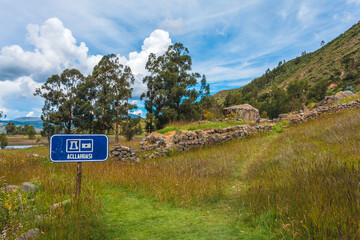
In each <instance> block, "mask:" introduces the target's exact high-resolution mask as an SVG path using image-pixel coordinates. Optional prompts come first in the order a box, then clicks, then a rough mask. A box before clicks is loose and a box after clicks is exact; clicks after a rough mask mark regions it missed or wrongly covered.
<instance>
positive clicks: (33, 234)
mask: <svg viewBox="0 0 360 240" xmlns="http://www.w3.org/2000/svg"><path fill="white" fill-rule="evenodd" d="M39 236H40V229H38V228H33V229H30V230H28V231H27V232H25V233H23V234H21V235H20V236H19V237H17V238H16V239H15V240H31V239H36V238H38V237H39Z"/></svg>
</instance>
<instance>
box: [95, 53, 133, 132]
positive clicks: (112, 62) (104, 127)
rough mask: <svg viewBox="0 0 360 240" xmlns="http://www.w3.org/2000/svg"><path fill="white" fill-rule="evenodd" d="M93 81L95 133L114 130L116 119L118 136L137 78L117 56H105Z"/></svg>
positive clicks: (97, 66)
mask: <svg viewBox="0 0 360 240" xmlns="http://www.w3.org/2000/svg"><path fill="white" fill-rule="evenodd" d="M90 79H91V81H93V90H94V93H93V94H94V101H95V103H94V109H93V111H94V115H95V117H96V119H97V121H96V122H95V127H94V131H98V132H101V133H106V132H107V131H109V130H111V129H112V128H113V122H114V118H115V124H116V136H118V131H119V127H118V126H119V124H120V122H121V119H122V118H123V117H124V116H127V114H128V111H129V110H130V109H133V108H134V107H135V106H134V105H131V104H129V102H128V100H129V98H131V96H132V91H133V89H132V88H131V85H132V84H134V81H135V78H134V76H133V74H132V72H131V69H130V68H129V67H128V66H125V67H124V66H123V65H122V64H120V62H119V58H118V57H117V56H116V55H115V54H111V55H107V56H104V57H103V58H102V59H101V60H100V62H99V63H98V64H97V65H96V66H95V67H94V70H93V73H92V76H91V78H90Z"/></svg>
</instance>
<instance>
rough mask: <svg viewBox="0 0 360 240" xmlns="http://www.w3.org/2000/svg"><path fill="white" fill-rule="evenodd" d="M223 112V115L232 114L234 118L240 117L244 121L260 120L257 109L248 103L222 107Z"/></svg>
mask: <svg viewBox="0 0 360 240" xmlns="http://www.w3.org/2000/svg"><path fill="white" fill-rule="evenodd" d="M223 114H224V115H225V116H226V115H234V116H235V117H236V118H240V119H243V120H245V121H254V122H260V114H259V110H257V109H256V108H254V107H253V106H251V105H249V104H242V105H236V106H232V107H227V108H224V109H223Z"/></svg>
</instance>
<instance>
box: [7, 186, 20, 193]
mask: <svg viewBox="0 0 360 240" xmlns="http://www.w3.org/2000/svg"><path fill="white" fill-rule="evenodd" d="M17 188H18V186H16V185H7V186H6V188H5V189H6V191H8V192H13V191H15V190H16V189H17Z"/></svg>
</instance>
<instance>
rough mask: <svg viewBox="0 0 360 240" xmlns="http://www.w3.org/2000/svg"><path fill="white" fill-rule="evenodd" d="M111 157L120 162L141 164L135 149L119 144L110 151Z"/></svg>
mask: <svg viewBox="0 0 360 240" xmlns="http://www.w3.org/2000/svg"><path fill="white" fill-rule="evenodd" d="M110 156H111V157H114V158H117V159H118V160H120V161H126V162H140V159H139V158H138V156H137V153H136V150H135V148H132V147H126V146H122V145H119V144H115V146H114V147H113V149H111V150H110Z"/></svg>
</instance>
